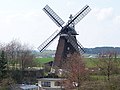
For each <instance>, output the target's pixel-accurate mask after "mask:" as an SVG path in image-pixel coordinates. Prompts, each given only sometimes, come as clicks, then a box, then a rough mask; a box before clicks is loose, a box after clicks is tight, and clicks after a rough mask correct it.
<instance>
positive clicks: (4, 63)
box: [0, 51, 7, 78]
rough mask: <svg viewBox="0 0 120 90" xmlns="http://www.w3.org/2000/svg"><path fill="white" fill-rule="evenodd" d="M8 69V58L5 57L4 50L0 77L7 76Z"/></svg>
mask: <svg viewBox="0 0 120 90" xmlns="http://www.w3.org/2000/svg"><path fill="white" fill-rule="evenodd" d="M6 70H7V60H6V58H5V52H4V51H2V52H1V55H0V78H3V77H5V76H6Z"/></svg>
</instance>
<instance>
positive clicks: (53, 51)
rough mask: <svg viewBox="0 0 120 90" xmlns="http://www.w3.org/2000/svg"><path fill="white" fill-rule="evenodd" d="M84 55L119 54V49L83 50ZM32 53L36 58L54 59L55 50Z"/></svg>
mask: <svg viewBox="0 0 120 90" xmlns="http://www.w3.org/2000/svg"><path fill="white" fill-rule="evenodd" d="M84 50H85V54H102V53H117V54H120V47H95V48H84ZM33 53H34V54H35V55H36V56H38V57H40V56H41V57H54V55H55V50H45V51H44V52H42V53H40V52H38V51H35V50H34V51H33Z"/></svg>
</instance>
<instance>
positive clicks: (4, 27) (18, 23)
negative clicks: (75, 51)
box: [0, 0, 120, 50]
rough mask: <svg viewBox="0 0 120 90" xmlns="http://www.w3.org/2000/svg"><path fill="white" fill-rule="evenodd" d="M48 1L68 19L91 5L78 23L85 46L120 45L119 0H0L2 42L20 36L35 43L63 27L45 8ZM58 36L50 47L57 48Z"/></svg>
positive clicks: (80, 37)
mask: <svg viewBox="0 0 120 90" xmlns="http://www.w3.org/2000/svg"><path fill="white" fill-rule="evenodd" d="M46 4H47V5H49V6H50V7H51V8H52V9H53V10H54V11H55V12H56V13H57V14H58V16H60V18H62V19H63V21H65V22H66V23H67V21H68V20H69V16H70V14H72V15H75V14H76V13H77V12H78V11H79V10H80V9H81V8H82V7H84V6H85V5H86V4H87V5H89V6H90V8H91V9H92V10H91V12H90V13H89V14H88V15H86V16H85V17H84V18H83V19H82V20H81V21H80V22H79V23H78V24H77V25H76V26H75V28H76V31H77V32H78V34H79V35H78V36H77V40H78V41H79V42H80V43H81V44H82V45H83V46H84V47H86V48H94V47H102V46H112V47H119V46H120V40H119V39H120V9H119V8H120V6H119V5H120V0H0V43H9V42H10V41H12V40H13V39H17V40H19V41H21V42H22V43H27V44H29V45H30V46H33V47H34V49H37V47H38V46H39V45H40V44H41V43H42V42H44V41H45V40H46V39H47V38H48V37H49V36H50V35H51V34H52V33H53V32H55V31H56V30H60V29H61V28H60V27H57V25H56V24H55V23H54V22H53V21H52V20H51V19H50V18H49V17H48V16H47V15H46V14H45V13H44V11H43V10H42V9H43V8H44V7H45V5H46ZM57 42H58V39H56V40H55V41H54V42H53V43H52V44H51V45H50V47H49V48H48V49H53V50H55V49H56V46H57Z"/></svg>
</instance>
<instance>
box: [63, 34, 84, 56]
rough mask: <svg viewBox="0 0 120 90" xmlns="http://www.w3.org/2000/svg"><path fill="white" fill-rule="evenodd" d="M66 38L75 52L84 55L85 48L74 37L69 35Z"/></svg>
mask: <svg viewBox="0 0 120 90" xmlns="http://www.w3.org/2000/svg"><path fill="white" fill-rule="evenodd" d="M65 38H66V39H67V40H69V42H70V43H71V45H72V46H73V47H74V48H75V50H76V51H77V52H78V53H81V54H83V53H84V52H85V51H84V47H83V46H82V45H81V44H80V43H79V42H78V41H77V40H76V39H75V38H74V37H73V36H71V35H70V34H68V36H65Z"/></svg>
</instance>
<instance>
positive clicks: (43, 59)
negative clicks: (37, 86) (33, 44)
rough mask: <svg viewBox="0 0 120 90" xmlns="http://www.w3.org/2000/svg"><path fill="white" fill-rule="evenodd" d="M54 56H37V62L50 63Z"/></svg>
mask: <svg viewBox="0 0 120 90" xmlns="http://www.w3.org/2000/svg"><path fill="white" fill-rule="evenodd" d="M53 60H54V58H36V59H35V62H36V63H40V64H44V63H48V62H50V61H53Z"/></svg>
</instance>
